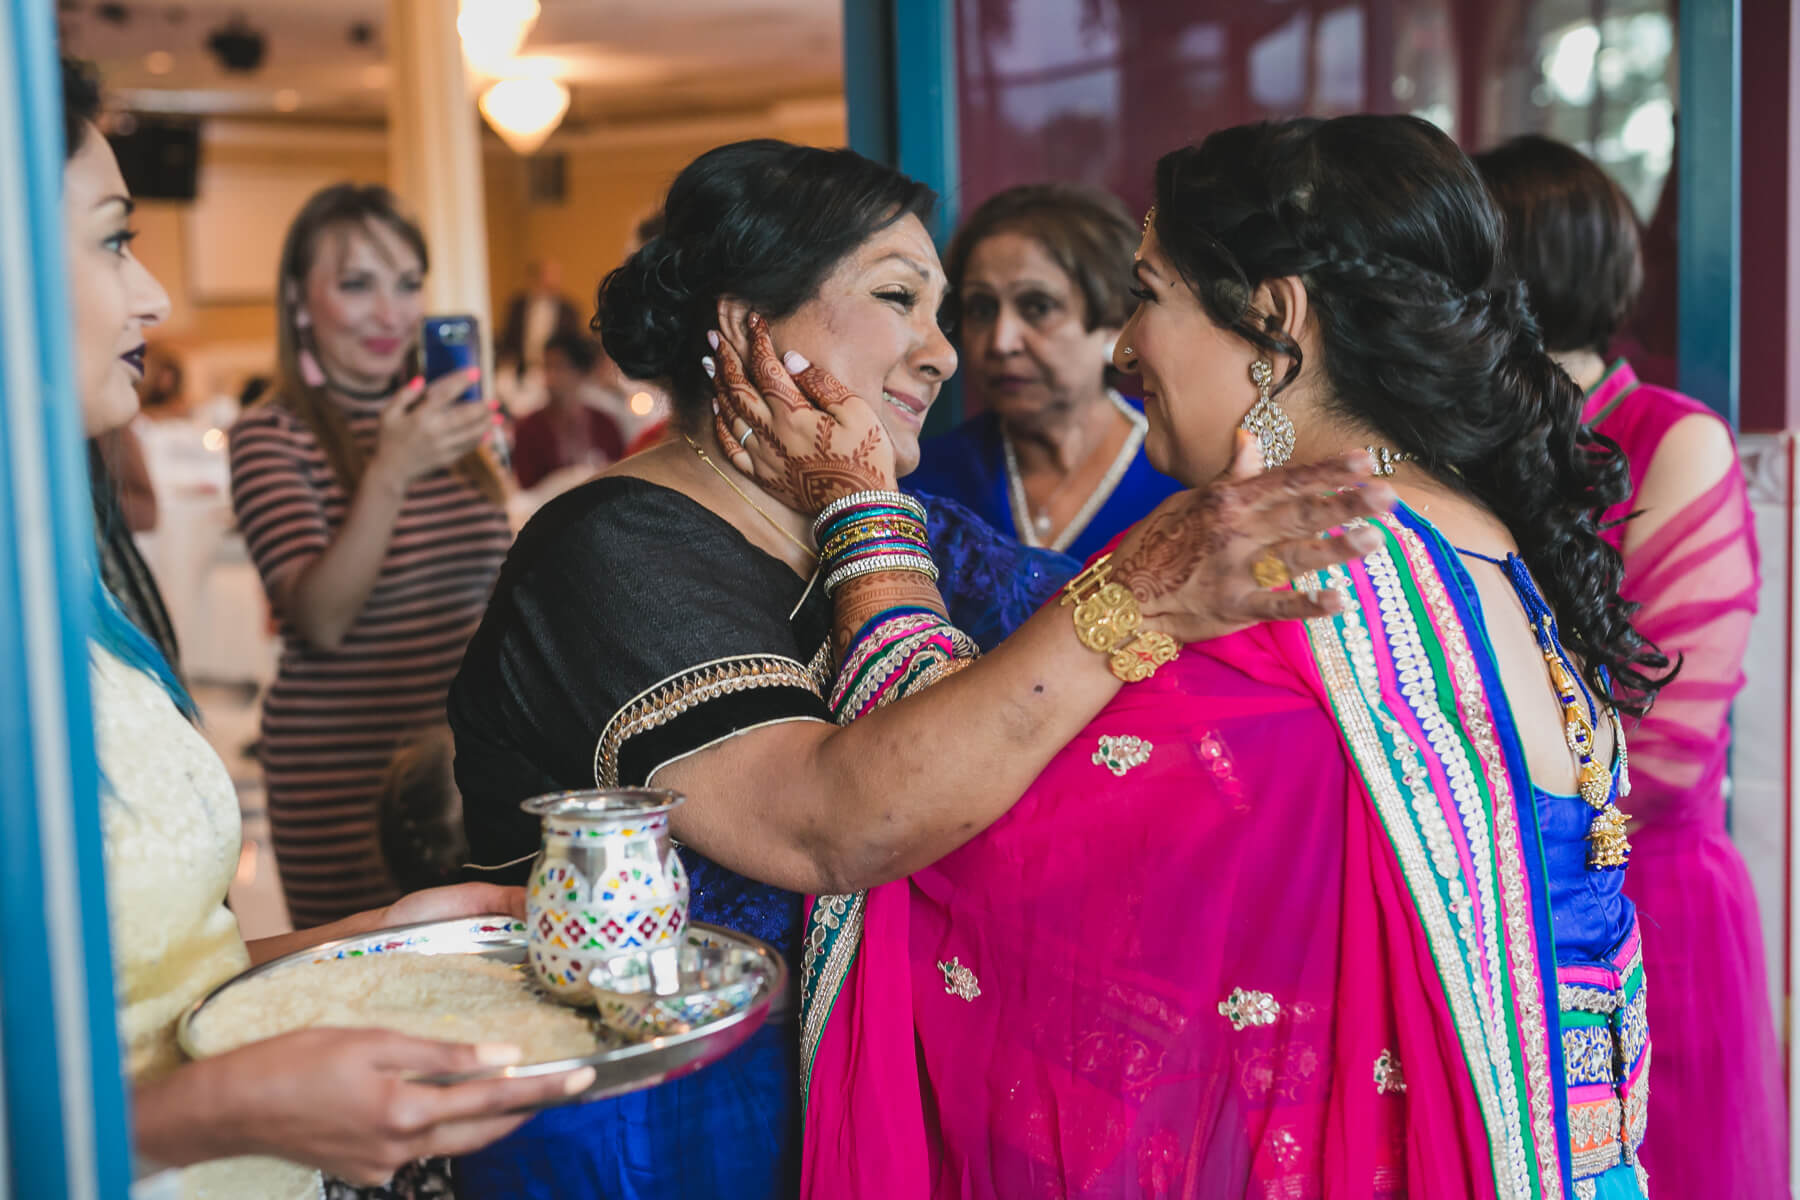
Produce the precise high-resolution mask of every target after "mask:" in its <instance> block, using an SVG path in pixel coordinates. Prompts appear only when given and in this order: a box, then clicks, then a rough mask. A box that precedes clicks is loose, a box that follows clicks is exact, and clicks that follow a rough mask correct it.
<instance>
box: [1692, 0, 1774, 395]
mask: <svg viewBox="0 0 1800 1200" xmlns="http://www.w3.org/2000/svg"><path fill="white" fill-rule="evenodd" d="M1743 28H1744V14H1743V0H1681V15H1680V23H1679V31H1678V33H1677V39H1676V40H1677V42H1678V44H1679V55H1680V63H1679V69H1680V86H1681V110H1680V113H1679V115H1678V116H1677V118H1676V119H1677V120H1678V121H1679V122H1680V127H1679V130H1678V132H1677V137H1676V155H1677V160H1676V171H1677V172H1678V174H1677V177H1676V184H1675V186H1676V198H1677V202H1678V218H1679V219H1678V221H1677V231H1676V245H1677V250H1676V262H1677V279H1678V289H1679V290H1678V297H1677V314H1678V315H1677V320H1678V322H1679V330H1680V332H1679V335H1678V346H1679V350H1678V353H1679V363H1680V376H1681V378H1680V383H1681V390H1682V391H1684V392H1686V393H1687V394H1688V395H1690V396H1692V397H1694V398H1695V399H1696V400H1700V401H1702V402H1703V403H1705V404H1708V405H1710V406H1711V407H1712V409H1713V411H1714V412H1717V413H1718V414H1719V415H1720V416H1722V417H1724V418H1725V419H1726V420H1727V421H1729V422H1731V425H1732V428H1734V429H1735V428H1737V426H1738V384H1739V373H1738V355H1739V344H1740V336H1741V334H1740V327H1741V314H1742V309H1741V307H1740V305H1741V300H1740V296H1741V293H1740V291H1739V279H1740V275H1741V273H1742V270H1743V260H1742V243H1743V238H1742V233H1741V225H1742V206H1741V203H1740V197H1741V195H1742V191H1743V186H1742V163H1743V150H1742V147H1743V86H1744V83H1743V61H1744V56H1743ZM1791 69H1792V65H1791V64H1790V70H1791ZM1781 165H1782V166H1785V164H1781ZM1790 236H1791V235H1790Z"/></svg>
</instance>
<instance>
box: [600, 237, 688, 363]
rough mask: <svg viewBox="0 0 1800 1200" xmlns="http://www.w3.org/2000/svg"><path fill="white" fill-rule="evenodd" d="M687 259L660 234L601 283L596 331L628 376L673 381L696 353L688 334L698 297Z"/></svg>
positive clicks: (609, 355) (610, 355) (611, 356)
mask: <svg viewBox="0 0 1800 1200" xmlns="http://www.w3.org/2000/svg"><path fill="white" fill-rule="evenodd" d="M683 257H684V256H683V254H682V251H681V248H680V247H679V246H678V245H676V244H675V242H673V241H672V240H671V239H669V238H668V237H667V236H663V235H659V236H657V237H653V238H651V239H650V240H649V241H647V242H645V243H644V244H643V245H642V246H640V247H639V248H638V250H637V252H636V253H634V254H633V255H632V256H631V257H630V258H628V259H626V260H625V261H624V263H622V264H621V265H620V266H619V267H617V268H616V269H615V270H613V271H612V272H611V273H610V274H609V275H607V277H606V279H605V280H604V281H603V282H602V283H601V284H600V293H599V298H598V303H597V311H596V313H595V316H594V320H593V322H592V328H593V330H594V332H595V333H598V334H599V335H600V340H601V342H602V343H603V344H604V345H605V346H606V353H607V356H608V357H610V358H611V359H612V360H613V361H614V362H615V363H617V364H618V365H619V370H621V371H622V372H624V373H625V375H626V376H627V377H628V378H631V379H668V378H670V377H671V376H673V375H675V374H677V370H676V367H677V365H678V364H679V362H680V361H681V359H682V357H683V356H684V355H686V354H688V353H690V351H691V348H690V347H687V346H684V345H683V344H682V334H683V333H684V332H686V331H688V330H690V329H691V327H692V322H691V321H690V319H689V318H690V316H691V314H692V310H693V307H694V304H695V294H694V289H693V288H692V287H691V286H690V285H689V284H688V283H687V281H686V279H685V278H684V272H683V261H682V260H683ZM692 352H693V353H698V351H692Z"/></svg>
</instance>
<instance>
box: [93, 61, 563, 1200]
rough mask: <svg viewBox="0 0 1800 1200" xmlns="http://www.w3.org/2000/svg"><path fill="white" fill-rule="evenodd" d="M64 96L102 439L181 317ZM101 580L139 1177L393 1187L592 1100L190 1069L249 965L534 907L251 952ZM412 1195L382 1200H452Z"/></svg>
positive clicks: (294, 1198) (159, 659) (286, 1066)
mask: <svg viewBox="0 0 1800 1200" xmlns="http://www.w3.org/2000/svg"><path fill="white" fill-rule="evenodd" d="M62 76H63V80H62V82H63V107H64V135H65V145H66V147H67V151H66V153H67V158H66V161H65V165H64V168H63V212H64V228H65V230H66V231H67V232H66V236H67V239H68V246H67V248H66V262H67V264H68V274H69V285H70V286H69V295H70V300H71V307H72V309H73V314H72V315H73V318H74V320H73V342H74V350H75V356H76V363H75V367H76V370H75V380H76V392H77V398H78V401H79V403H80V405H81V419H82V425H83V427H84V428H85V430H86V432H87V434H88V436H89V437H90V438H92V437H95V436H97V435H99V434H102V433H104V432H106V431H107V430H110V429H116V428H118V427H120V426H121V425H123V424H124V423H125V422H127V421H129V420H130V419H131V418H132V415H133V414H134V413H135V412H136V411H137V403H138V402H137V397H136V395H135V394H134V393H133V390H132V385H133V383H134V382H135V381H136V377H137V375H138V370H137V368H136V367H135V366H134V365H133V364H132V362H131V359H130V356H129V354H127V355H125V356H122V355H121V354H120V349H121V347H125V348H128V349H129V348H132V347H135V346H139V345H141V344H142V341H143V335H144V331H145V330H146V329H148V328H150V327H151V326H154V325H155V324H156V323H157V322H159V321H161V320H162V319H163V318H164V317H165V316H166V315H167V313H168V311H169V300H168V296H167V294H166V293H165V292H164V291H163V289H162V286H161V285H160V284H158V283H157V281H156V280H155V279H154V278H153V277H152V276H151V275H150V273H149V272H148V271H147V270H145V269H144V267H143V264H141V263H139V262H138V261H137V259H135V258H134V257H133V256H132V254H131V251H130V249H129V244H130V241H131V232H130V227H129V219H130V213H131V201H130V199H129V198H128V195H127V192H126V188H125V181H124V179H123V178H122V177H121V176H120V174H119V167H118V162H117V160H116V159H115V158H114V157H113V153H112V150H111V148H110V147H109V146H108V145H107V142H106V139H105V138H104V137H102V136H101V135H100V132H99V130H98V129H96V128H95V127H94V125H93V118H94V116H95V114H96V113H97V112H98V110H99V93H98V90H97V88H96V86H95V84H94V81H93V80H92V78H91V77H90V76H89V75H88V74H86V72H85V71H83V70H82V68H80V67H79V66H78V65H76V64H74V63H71V62H69V61H68V60H64V62H63V67H62ZM87 582H88V583H89V585H90V587H91V591H90V599H91V601H92V607H93V614H92V615H93V623H92V633H91V634H90V637H89V645H88V650H89V659H90V664H89V669H90V672H91V682H92V689H93V691H92V695H93V709H94V735H95V751H96V754H97V755H98V758H99V765H100V774H101V795H100V796H99V798H98V799H99V805H100V820H101V830H102V836H103V840H104V848H105V862H106V884H107V899H108V905H109V909H110V912H109V917H110V924H111V929H112V949H113V955H114V975H115V979H114V982H115V983H116V985H117V995H118V1006H119V1037H120V1043H121V1045H120V1049H121V1051H122V1054H123V1057H124V1064H123V1065H124V1068H125V1073H126V1076H127V1079H128V1082H129V1085H130V1088H131V1108H132V1114H131V1116H132V1119H131V1127H132V1137H133V1142H134V1145H133V1149H134V1151H135V1152H136V1156H137V1158H138V1159H139V1160H140V1161H141V1162H144V1163H147V1164H150V1165H152V1166H156V1167H160V1168H168V1169H179V1171H180V1176H179V1180H178V1182H177V1183H176V1186H175V1188H174V1189H172V1190H173V1191H175V1192H176V1193H177V1194H179V1195H182V1196H196V1197H231V1198H233V1200H236V1198H238V1197H244V1198H249V1197H254V1198H256V1200H302V1198H305V1200H312V1198H313V1197H317V1196H319V1195H320V1178H319V1170H320V1169H321V1168H322V1169H324V1170H325V1171H327V1172H330V1173H331V1174H334V1175H337V1176H340V1177H343V1178H346V1179H350V1180H353V1181H356V1182H360V1183H369V1184H373V1183H377V1182H379V1181H383V1180H388V1179H389V1178H390V1177H391V1176H393V1175H394V1173H395V1171H396V1169H400V1168H402V1167H404V1166H405V1165H406V1164H408V1163H410V1162H411V1161H412V1160H414V1159H416V1158H419V1157H421V1156H425V1155H431V1154H438V1155H442V1154H447V1153H456V1152H459V1151H464V1150H469V1149H473V1148H475V1147H478V1146H481V1145H483V1144H485V1143H487V1142H489V1141H492V1140H493V1139H494V1138H496V1137H499V1136H501V1135H502V1134H505V1133H506V1132H507V1131H509V1130H510V1129H512V1127H513V1126H515V1125H517V1124H518V1123H519V1122H520V1121H521V1120H522V1119H523V1118H522V1117H521V1116H519V1115H515V1114H517V1113H519V1112H521V1111H522V1110H524V1109H527V1108H530V1107H533V1106H536V1105H539V1104H543V1103H546V1102H549V1101H550V1100H552V1099H555V1098H557V1097H560V1096H562V1095H564V1094H566V1093H567V1092H568V1091H570V1090H574V1089H575V1088H576V1087H585V1086H587V1085H588V1083H590V1082H591V1081H592V1079H593V1072H592V1071H591V1070H584V1071H580V1072H575V1073H573V1074H569V1075H561V1076H554V1077H551V1078H546V1079H500V1080H490V1081H480V1082H474V1083H465V1084H460V1085H457V1086H453V1087H439V1086H431V1085H426V1084H421V1083H415V1082H413V1081H412V1077H414V1076H417V1075H419V1074H429V1073H434V1072H449V1071H466V1070H471V1069H474V1068H476V1067H479V1066H483V1065H493V1064H496V1063H500V1062H506V1061H509V1060H510V1061H517V1057H518V1053H519V1051H518V1049H517V1047H512V1046H471V1045H457V1044H452V1043H447V1042H437V1041H429V1040H426V1039H422V1038H415V1037H408V1036H405V1035H403V1034H398V1033H390V1032H385V1031H376V1030H349V1029H311V1030H303V1031H301V1032H297V1033H290V1034H285V1035H282V1036H279V1037H274V1038H270V1039H267V1040H265V1041H261V1042H256V1043H253V1044H251V1045H248V1046H244V1047H242V1048H240V1049H238V1050H234V1051H232V1052H230V1053H228V1054H222V1055H219V1056H218V1057H215V1058H209V1059H205V1060H203V1061H199V1062H186V1061H184V1060H183V1057H182V1053H181V1050H180V1048H179V1047H178V1045H177V1043H176V1034H175V1027H176V1019H177V1018H178V1017H179V1016H180V1014H181V1013H182V1012H183V1011H184V1010H185V1009H186V1008H187V1007H188V1006H189V1005H190V1004H192V1003H193V1002H194V1001H196V1000H198V999H199V998H200V997H201V996H204V995H205V994H206V993H207V992H209V991H210V990H212V989H213V988H214V987H216V986H217V985H218V984H220V983H222V982H224V981H225V980H227V979H229V978H231V977H232V976H233V975H236V974H237V973H238V972H240V971H242V970H244V969H245V968H246V967H248V966H249V965H250V964H251V963H253V962H267V961H269V960H270V959H273V958H276V957H279V956H281V955H284V954H289V953H292V952H294V951H297V950H302V949H304V948H306V947H307V946H309V945H313V944H316V943H317V942H320V941H322V940H324V939H326V938H333V937H344V936H351V935H354V934H357V933H362V932H368V931H372V930H375V929H379V928H382V927H385V926H388V925H393V924H403V923H407V922H412V921H427V920H448V919H451V918H455V917H460V916H472V915H476V914H479V913H486V912H495V911H501V912H513V913H516V914H518V915H520V916H523V910H524V897H523V895H522V894H521V893H520V892H519V891H518V890H517V889H507V888H496V887H489V886H485V885H472V886H467V887H460V888H447V889H440V890H438V891H433V892H426V893H420V894H415V895H411V896H407V897H405V898H404V899H401V900H399V901H397V902H396V903H394V904H393V905H392V906H390V907H388V908H384V909H377V910H374V911H370V912H363V913H358V914H356V915H355V916H352V917H350V918H348V919H347V920H345V921H343V922H341V923H340V924H338V925H335V926H329V927H326V928H324V929H319V930H314V931H312V932H310V933H302V934H287V935H284V936H280V937H273V938H263V939H260V940H258V941H256V942H253V943H250V944H248V945H246V944H245V942H244V939H243V936H242V934H241V933H240V932H239V930H238V926H237V922H236V921H235V920H234V919H233V918H232V915H231V913H230V911H229V910H227V909H226V907H225V893H226V889H227V887H228V886H229V885H230V883H231V878H232V875H233V873H234V872H235V870H236V867H237V862H238V854H239V850H240V843H241V830H240V826H239V823H238V800H237V792H236V789H235V788H234V787H233V785H232V782H231V776H230V774H229V773H228V772H227V771H226V769H225V764H224V763H223V762H221V761H220V759H219V757H218V755H217V754H216V753H214V752H213V750H212V749H211V748H210V747H209V746H208V745H207V743H206V739H205V738H203V737H202V736H201V735H200V732H199V730H197V729H196V728H195V727H194V726H193V724H192V723H191V721H192V718H193V716H194V707H193V701H192V700H191V699H190V698H189V696H188V694H187V692H186V691H185V690H184V689H183V688H182V686H181V684H180V682H179V681H178V680H177V679H176V678H175V676H174V673H173V672H172V670H171V669H170V666H169V663H168V661H167V660H166V659H164V658H163V656H162V655H161V654H160V653H159V652H158V651H157V648H156V647H155V646H154V645H153V644H152V643H151V642H150V641H149V640H148V639H147V638H146V637H145V636H144V633H143V631H142V630H140V629H139V628H138V627H136V626H134V625H133V624H131V622H130V621H129V620H127V619H126V617H125V615H124V613H123V612H121V610H120V608H119V606H118V604H117V602H116V601H115V599H114V597H113V596H112V595H111V594H110V593H109V591H108V590H107V588H106V586H105V584H104V583H103V582H102V581H101V579H100V577H99V576H97V575H95V576H90V578H89V580H88V581H87ZM404 1186H406V1185H403V1186H402V1187H401V1188H396V1189H393V1190H386V1189H384V1190H383V1191H382V1192H381V1193H380V1194H381V1195H383V1196H389V1195H394V1194H396V1193H400V1194H415V1195H417V1194H430V1195H447V1194H448V1192H447V1191H442V1192H429V1193H419V1192H412V1193H406V1192H404V1190H403V1188H404Z"/></svg>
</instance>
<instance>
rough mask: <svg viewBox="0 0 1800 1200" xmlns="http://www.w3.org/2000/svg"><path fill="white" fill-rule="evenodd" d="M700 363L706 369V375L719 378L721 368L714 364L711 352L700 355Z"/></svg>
mask: <svg viewBox="0 0 1800 1200" xmlns="http://www.w3.org/2000/svg"><path fill="white" fill-rule="evenodd" d="M700 365H701V366H702V367H704V368H705V369H706V377H707V378H708V379H717V378H718V377H719V368H717V367H715V366H714V365H713V360H712V356H711V355H710V354H702V355H701V356H700Z"/></svg>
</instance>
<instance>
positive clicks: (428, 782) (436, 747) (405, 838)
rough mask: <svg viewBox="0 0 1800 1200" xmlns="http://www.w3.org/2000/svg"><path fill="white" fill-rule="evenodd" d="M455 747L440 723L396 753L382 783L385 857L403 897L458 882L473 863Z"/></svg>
mask: <svg viewBox="0 0 1800 1200" xmlns="http://www.w3.org/2000/svg"><path fill="white" fill-rule="evenodd" d="M455 757H456V743H455V741H454V740H453V739H452V738H451V736H450V727H449V726H448V725H446V724H443V723H439V724H437V725H433V726H432V727H430V728H429V729H425V730H421V731H420V732H419V733H416V734H414V735H413V736H412V737H410V738H408V739H407V740H406V741H405V742H403V743H401V745H400V748H399V749H398V750H396V751H395V752H394V757H393V760H392V761H391V762H390V763H388V769H387V773H386V775H384V776H383V778H382V781H381V857H382V860H383V861H384V862H386V863H387V869H388V875H389V876H390V877H391V878H392V879H393V881H394V886H395V887H397V888H399V889H400V891H401V892H402V893H408V892H417V891H422V890H423V889H425V888H434V887H440V886H443V885H446V884H453V883H455V882H456V881H457V876H458V874H459V872H460V870H461V868H462V865H463V864H464V863H466V862H468V861H469V839H468V838H467V837H465V836H464V835H463V826H462V794H461V793H460V792H458V791H457V790H456V774H455V772H454V771H453V770H452V765H453V762H454V760H455Z"/></svg>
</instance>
